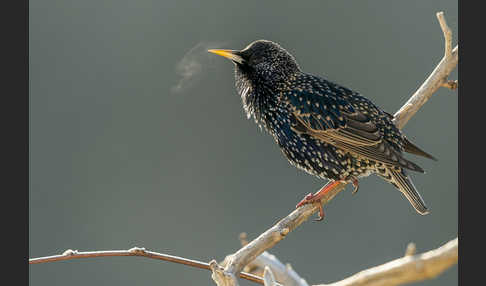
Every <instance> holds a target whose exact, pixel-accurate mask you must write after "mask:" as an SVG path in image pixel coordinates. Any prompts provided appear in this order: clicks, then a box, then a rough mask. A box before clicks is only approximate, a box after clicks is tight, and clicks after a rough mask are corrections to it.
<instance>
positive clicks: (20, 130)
mask: <svg viewBox="0 0 486 286" xmlns="http://www.w3.org/2000/svg"><path fill="white" fill-rule="evenodd" d="M2 4H4V5H2V9H1V10H0V11H1V12H0V14H1V15H0V31H1V34H0V35H1V40H0V47H1V59H2V61H1V65H0V72H1V74H0V79H1V80H0V83H1V85H0V86H1V94H0V98H1V103H0V110H1V112H0V118H1V121H2V122H1V126H2V129H1V133H0V134H1V135H0V139H1V140H0V141H1V142H2V157H1V161H0V162H1V165H2V167H3V168H2V172H1V177H0V178H1V182H2V188H1V193H0V194H1V196H0V210H1V211H0V216H1V220H0V221H1V231H0V234H1V235H0V237H1V238H2V244H1V245H2V257H3V259H2V260H3V262H5V263H4V265H6V266H4V267H3V271H2V273H3V274H4V275H2V277H3V278H2V284H5V285H28V284H29V276H28V275H29V268H28V258H29V236H28V232H29V219H28V218H29V208H28V207H29V202H28V198H29V78H28V77H29V46H28V45H29V35H28V26H29V19H28V17H29V1H28V0H15V1H5V2H4V3H2ZM16 272H17V273H16ZM8 280H12V281H11V282H10V281H8ZM9 282H10V283H9Z"/></svg>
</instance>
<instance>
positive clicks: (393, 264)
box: [315, 238, 459, 286]
mask: <svg viewBox="0 0 486 286" xmlns="http://www.w3.org/2000/svg"><path fill="white" fill-rule="evenodd" d="M458 245H459V241H458V239H457V238H455V239H453V240H451V241H449V242H448V243H446V244H444V245H443V246H441V247H439V248H437V249H434V250H431V251H428V252H425V253H422V254H417V255H409V256H405V257H402V258H399V259H396V260H393V261H390V262H388V263H385V264H382V265H380V266H376V267H373V268H369V269H366V270H363V271H361V272H358V273H356V274H354V275H353V276H351V277H348V278H346V279H344V280H341V281H339V282H336V283H331V284H322V285H315V286H394V285H401V284H406V283H411V282H417V281H422V280H425V279H431V278H434V277H436V276H438V275H439V274H441V273H442V272H443V271H444V270H446V269H448V268H449V267H451V266H452V265H454V264H456V263H457V259H458V251H459V246H458Z"/></svg>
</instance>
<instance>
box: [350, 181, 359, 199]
mask: <svg viewBox="0 0 486 286" xmlns="http://www.w3.org/2000/svg"><path fill="white" fill-rule="evenodd" d="M352 183H353V187H354V189H353V191H352V192H351V194H353V195H354V194H356V192H358V190H359V184H358V179H353V180H352Z"/></svg>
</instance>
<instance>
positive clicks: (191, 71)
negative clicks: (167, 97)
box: [171, 42, 224, 93]
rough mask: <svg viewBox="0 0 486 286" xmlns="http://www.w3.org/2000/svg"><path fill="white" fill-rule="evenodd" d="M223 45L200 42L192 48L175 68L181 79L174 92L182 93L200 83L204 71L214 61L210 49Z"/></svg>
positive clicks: (173, 88)
mask: <svg viewBox="0 0 486 286" xmlns="http://www.w3.org/2000/svg"><path fill="white" fill-rule="evenodd" d="M223 45H224V43H221V42H200V43H198V44H197V45H195V46H194V47H193V48H191V49H190V50H189V51H188V52H187V53H186V54H185V55H184V57H183V58H182V59H181V60H180V61H179V62H178V63H177V65H176V67H175V70H176V73H177V74H178V75H179V76H180V77H181V79H180V80H179V82H178V83H177V85H175V86H173V87H172V89H171V90H172V92H173V93H180V92H182V91H184V90H186V89H187V88H189V87H191V86H193V85H194V84H195V83H196V82H198V81H199V80H200V79H201V78H202V75H203V74H204V73H203V70H204V69H207V68H208V67H209V66H210V64H211V63H212V62H213V60H214V58H213V57H211V55H210V54H209V53H208V49H214V48H218V47H221V46H223Z"/></svg>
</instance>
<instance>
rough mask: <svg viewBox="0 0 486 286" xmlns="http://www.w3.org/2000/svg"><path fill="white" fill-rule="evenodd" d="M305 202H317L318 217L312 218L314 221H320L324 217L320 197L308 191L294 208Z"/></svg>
mask: <svg viewBox="0 0 486 286" xmlns="http://www.w3.org/2000/svg"><path fill="white" fill-rule="evenodd" d="M306 204H317V205H318V206H319V217H318V218H317V219H314V221H321V220H323V219H324V209H323V208H322V204H321V199H320V198H319V197H318V196H316V195H314V194H312V193H309V194H308V195H307V196H305V197H304V198H303V199H302V200H301V201H300V202H299V203H298V204H297V205H296V206H295V208H299V207H301V206H303V205H306Z"/></svg>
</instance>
